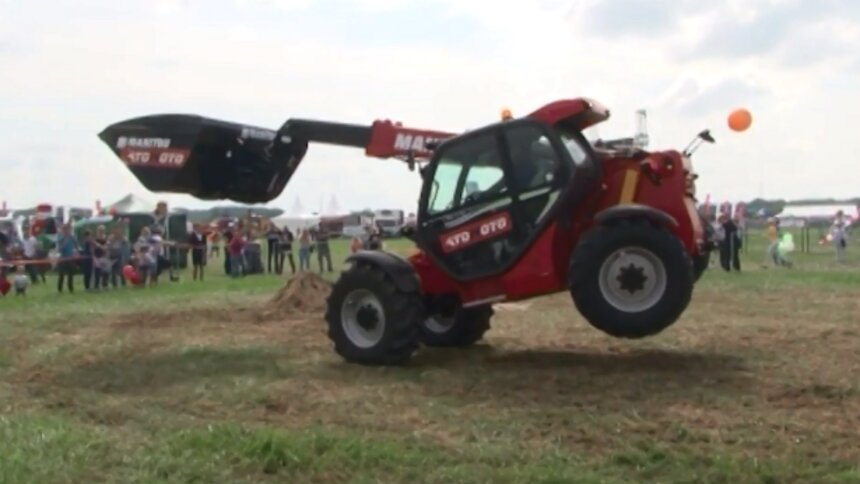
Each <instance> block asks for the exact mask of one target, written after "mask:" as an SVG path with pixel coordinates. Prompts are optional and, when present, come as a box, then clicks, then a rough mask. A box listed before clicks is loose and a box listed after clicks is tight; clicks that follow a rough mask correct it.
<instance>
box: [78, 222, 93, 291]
mask: <svg viewBox="0 0 860 484" xmlns="http://www.w3.org/2000/svg"><path fill="white" fill-rule="evenodd" d="M93 249H94V246H93V234H92V232H90V231H89V230H84V233H83V237H82V238H81V260H80V264H81V273H82V274H83V276H84V290H85V291H89V290H91V289H92V287H93V267H94V265H93Z"/></svg>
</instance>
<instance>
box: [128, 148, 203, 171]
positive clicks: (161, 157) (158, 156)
mask: <svg viewBox="0 0 860 484" xmlns="http://www.w3.org/2000/svg"><path fill="white" fill-rule="evenodd" d="M189 153H190V152H189V151H188V150H184V149H177V148H175V149H151V150H145V149H135V148H125V149H123V150H121V151H120V155H119V156H120V158H122V160H123V161H125V163H126V164H127V165H128V166H132V167H133V166H140V167H147V168H182V167H183V166H184V165H185V162H186V161H188V155H189Z"/></svg>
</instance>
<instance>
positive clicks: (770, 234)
mask: <svg viewBox="0 0 860 484" xmlns="http://www.w3.org/2000/svg"><path fill="white" fill-rule="evenodd" d="M779 232H780V231H779V220H778V219H777V218H776V217H771V218H769V219H767V241H768V246H767V258H768V259H770V260H771V261H772V262H773V265H774V266H776V267H781V266H783V265H784V264H783V263H782V256H781V255H780V253H779V240H780V233H779ZM764 267H765V268H766V267H767V264H766V263H765V265H764Z"/></svg>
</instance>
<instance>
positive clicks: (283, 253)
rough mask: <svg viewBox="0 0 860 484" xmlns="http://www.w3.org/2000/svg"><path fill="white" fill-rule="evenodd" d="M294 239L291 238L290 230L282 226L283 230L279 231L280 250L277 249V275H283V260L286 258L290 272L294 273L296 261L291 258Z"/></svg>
mask: <svg viewBox="0 0 860 484" xmlns="http://www.w3.org/2000/svg"><path fill="white" fill-rule="evenodd" d="M294 239H295V237H294V236H293V232H292V231H290V228H289V227H287V226H286V225H284V228H283V230H281V240H280V248H279V249H278V275H281V274H283V273H284V259H285V258H288V259H289V260H290V270H291V271H292V273H293V274H295V273H296V261H295V259H294V258H293V240H294Z"/></svg>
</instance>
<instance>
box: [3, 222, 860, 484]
mask: <svg viewBox="0 0 860 484" xmlns="http://www.w3.org/2000/svg"><path fill="white" fill-rule="evenodd" d="M392 244H393V246H394V248H395V249H398V248H399V249H403V248H405V245H404V244H402V243H401V244H397V243H392ZM850 249H852V252H854V253H852V254H851V256H852V257H853V260H852V261H851V263H850V264H849V265H848V266H846V267H836V266H835V264H833V262H832V259H833V257H832V254H831V253H830V252H827V251H826V249H820V251H819V252H818V253H815V254H810V255H797V256H796V257H795V267H794V269H792V270H784V269H767V270H765V269H762V268H760V267H759V266H760V263H761V261H762V260H763V252H764V248H763V243H762V242H760V241H759V240H758V238H753V244H752V247H751V248H750V251H749V253H748V254H745V258H744V266H745V271H744V273H742V274H724V273H722V272H720V271H717V270H712V271H710V272H709V273H707V274H706V275H705V276H704V279H703V280H702V281H701V283H700V284H699V285H698V286H697V288H696V293H695V295H694V300H693V303H692V304H691V306H690V308H689V310H688V311H687V313H686V314H685V315H684V316H683V317H682V319H681V320H680V321H678V322H677V323H676V324H675V325H674V326H673V327H671V328H669V329H668V330H667V331H665V332H664V333H663V334H661V335H659V336H656V337H653V338H650V339H646V340H642V341H633V342H630V341H622V340H617V339H612V338H610V337H607V336H605V335H603V334H602V333H600V332H598V331H597V330H594V329H592V328H591V327H590V326H588V324H587V323H586V322H585V321H583V320H582V318H580V317H579V316H578V315H577V314H576V312H575V310H574V309H573V305H572V303H571V301H570V299H569V297H568V296H567V295H566V294H560V295H556V296H551V297H546V298H541V299H538V300H534V301H529V302H527V303H523V304H519V305H509V306H502V307H500V308H498V309H497V313H496V317H495V318H494V320H493V329H492V330H491V331H490V332H489V333H488V335H487V338H486V339H485V341H484V342H483V343H481V344H480V345H478V346H476V347H473V348H470V349H466V350H459V351H452V350H421V351H420V352H419V353H417V354H416V356H415V358H414V359H413V361H412V362H411V364H410V365H408V366H406V367H401V368H368V367H360V366H355V365H349V364H346V363H343V362H342V361H341V360H340V359H339V358H338V357H337V356H336V355H335V354H334V353H333V351H332V350H331V348H330V345H329V342H328V340H327V339H326V337H325V334H324V327H323V323H322V321H321V319H316V318H307V319H295V320H273V319H267V318H261V317H260V316H259V311H257V308H259V307H261V306H262V305H264V304H265V302H266V301H267V300H268V298H270V297H271V296H272V294H273V293H274V292H275V290H276V289H277V288H278V287H280V286H281V285H282V284H283V282H284V281H283V280H282V279H279V278H278V277H275V276H254V277H248V278H244V279H241V280H230V279H227V278H226V277H224V276H223V270H222V269H221V267H220V265H219V263H218V262H216V263H214V264H213V265H212V266H210V268H209V274H208V280H207V281H206V282H205V283H193V282H191V281H190V278H189V277H187V276H186V277H184V278H183V281H182V282H180V283H175V284H170V283H163V284H162V286H161V287H159V288H156V289H152V290H150V289H146V290H123V291H116V292H105V293H100V294H83V293H79V294H74V295H69V294H62V295H57V294H56V292H55V290H56V289H55V287H54V281H53V280H49V283H50V284H49V287H44V286H37V287H36V288H35V290H34V291H33V293H32V294H30V295H29V296H28V297H27V298H26V300H22V299H20V298H19V299H16V298H14V297H6V298H5V299H0V408H2V412H0V482H2V483H55V482H56V483H59V482H87V483H90V482H116V483H120V482H122V483H135V482H200V483H216V482H218V483H220V482H445V483H447V482H475V483H477V482H482V483H483V482H486V483H504V482H523V483H539V482H543V483H549V482H557V483H561V482H586V483H589V482H595V483H597V482H609V483H615V482H617V483H627V482H649V483H656V482H673V483H674V482H689V483H694V482H714V483H723V482H724V483H747V482H762V483H787V482H804V483H830V482H833V483H836V482H841V483H856V482H860V316H858V315H860V259H858V257H857V254H856V251H857V249H856V248H854V247H851V248H850ZM344 251H345V245H338V246H336V250H335V259H336V260H340V259H342V258H343V255H344Z"/></svg>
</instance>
